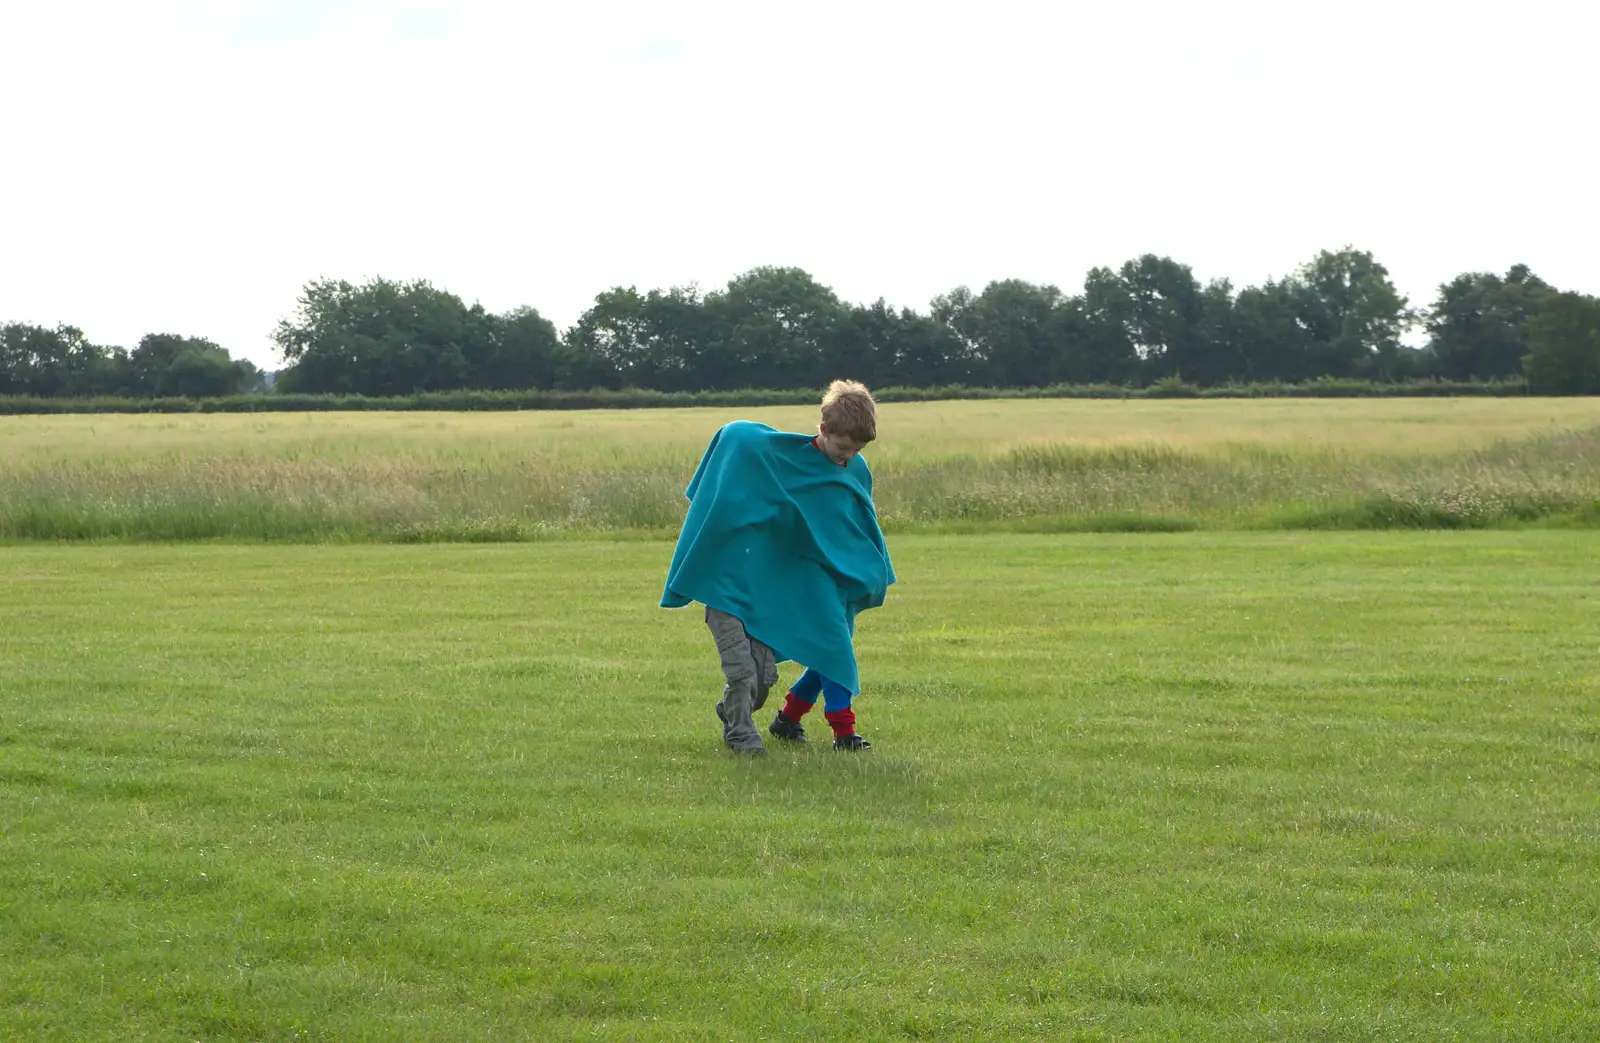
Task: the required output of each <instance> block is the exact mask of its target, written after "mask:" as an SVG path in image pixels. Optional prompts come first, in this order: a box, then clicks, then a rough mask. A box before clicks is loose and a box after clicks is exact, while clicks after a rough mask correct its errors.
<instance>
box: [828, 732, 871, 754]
mask: <svg viewBox="0 0 1600 1043" xmlns="http://www.w3.org/2000/svg"><path fill="white" fill-rule="evenodd" d="M833 748H834V749H836V750H847V751H849V752H850V753H866V752H867V751H868V750H870V749H872V743H870V742H868V741H867V740H865V739H863V738H862V737H861V736H859V735H857V734H856V733H855V732H851V733H850V734H849V735H841V736H839V737H838V738H837V739H835V740H833Z"/></svg>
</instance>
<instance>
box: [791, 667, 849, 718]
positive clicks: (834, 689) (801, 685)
mask: <svg viewBox="0 0 1600 1043" xmlns="http://www.w3.org/2000/svg"><path fill="white" fill-rule="evenodd" d="M789 691H791V692H793V693H794V694H795V698H797V699H803V700H804V701H806V702H808V703H814V702H816V701H817V693H818V692H821V693H822V709H823V711H824V712H825V713H834V712H836V711H838V710H848V709H850V698H851V696H850V689H848V688H846V687H845V686H844V685H842V684H840V683H839V682H837V681H830V680H828V679H827V678H826V677H823V676H822V675H821V674H819V673H817V672H816V671H815V670H813V669H811V668H810V667H806V672H805V673H803V674H801V675H800V680H798V681H796V682H795V683H794V684H792V685H790V686H789Z"/></svg>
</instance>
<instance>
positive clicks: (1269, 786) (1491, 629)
mask: <svg viewBox="0 0 1600 1043" xmlns="http://www.w3.org/2000/svg"><path fill="white" fill-rule="evenodd" d="M893 549H894V551H895V553H896V564H897V567H898V569H899V571H900V574H901V577H902V584H901V585H900V586H897V587H896V588H894V590H893V591H892V592H891V598H890V602H889V604H888V605H886V606H885V607H884V608H883V609H881V610H878V611H875V612H872V613H869V614H867V615H866V616H864V617H863V619H862V626H861V631H860V634H859V643H858V644H859V652H860V656H861V659H862V664H863V670H864V675H865V678H866V680H867V685H868V689H867V692H866V694H865V695H864V696H863V697H862V699H861V700H860V702H859V704H858V709H859V712H860V715H861V721H862V729H863V731H864V732H865V733H866V734H867V735H868V736H869V737H871V738H872V739H873V740H874V741H875V742H876V743H877V745H878V750H877V751H876V752H875V753H873V754H871V755H867V756H863V757H848V756H844V755H834V754H832V753H831V752H830V751H828V750H827V749H825V748H819V747H818V746H814V747H813V748H807V749H802V750H798V751H795V750H787V749H785V750H777V751H775V752H774V755H773V756H770V757H768V758H766V759H765V760H764V761H760V762H750V761H746V760H740V759H735V758H733V757H732V756H731V755H728V754H725V753H724V752H723V751H722V750H720V748H719V744H718V738H719V730H718V726H717V723H716V721H715V718H714V717H713V715H712V713H711V705H712V702H713V701H714V699H715V697H716V694H717V691H718V689H719V686H720V681H719V677H718V673H717V669H716V661H715V658H714V656H713V655H712V654H711V649H710V647H709V645H710V642H709V638H708V637H707V635H706V634H705V633H704V628H703V625H702V624H701V623H700V622H699V620H698V619H697V618H695V616H694V615H693V614H692V613H691V612H688V611H685V612H678V613H669V612H663V611H660V610H658V609H656V608H654V607H653V604H654V600H655V596H656V594H657V593H658V589H657V588H658V585H659V582H660V580H661V577H662V575H663V573H664V568H665V557H664V556H665V553H666V548H665V547H664V546H663V545H661V544H658V543H652V542H602V541H570V542H559V543H547V544H521V545H497V546H465V545H454V546H437V545H431V546H409V547H407V546H378V545H373V546H354V547H337V546H290V547H268V546H178V545H170V546H159V545H158V546H137V545H135V546H92V547H87V546H79V547H52V546H13V547H9V548H6V549H4V551H3V552H0V677H3V678H4V681H3V684H4V689H3V696H0V1038H4V1039H7V1040H12V1039H16V1040H22V1039H46V1040H69V1039H70V1040H96V1039H104V1040H137V1039H159V1040H195V1039H206V1040H234V1039H263V1040H269V1039H271V1040H289V1039H313V1040H315V1039H323V1040H380V1039H381V1040H506V1039H530V1040H546V1039H607V1040H611V1039H615V1040H723V1039H762V1038H765V1039H864V1040H868V1039H870V1040H883V1039H888V1040H893V1039H951V1040H955V1039H961V1040H966V1039H1006V1038H1010V1039H1035V1040H1037V1039H1051V1040H1054V1039H1085V1040H1122V1039H1170V1040H1184V1041H1191V1040H1208V1039H1229V1040H1237V1039H1252V1040H1253V1039H1280V1040H1297V1041H1298V1040H1368V1039H1385V1040H1397V1039H1398V1040H1408V1039H1417V1040H1421V1039H1429V1040H1431V1039H1464V1040H1506V1039H1526V1040H1590V1039H1594V1038H1596V1037H1597V1035H1600V1014H1597V1013H1596V1012H1597V1011H1600V890H1597V889H1596V887H1595V873H1594V867H1595V866H1596V865H1600V802H1597V800H1596V796H1595V794H1596V792H1597V789H1600V726H1597V724H1596V718H1595V712H1594V708H1595V700H1596V696H1597V694H1600V668H1597V667H1596V640H1597V638H1596V634H1600V548H1597V546H1596V544H1595V542H1594V539H1593V536H1592V535H1591V534H1588V533H1578V532H1447V533H1385V534H1303V533H1256V534H1242V535H1241V534H1215V533H1188V534H1175V535H1144V536H1103V535H1102V536H1023V535H987V536H967V537H954V536H918V537H905V538H901V539H898V540H896V541H895V542H894V543H893ZM785 676H786V677H792V676H793V674H792V669H791V670H790V672H788V673H786V675H785ZM820 723H821V722H818V724H819V726H820Z"/></svg>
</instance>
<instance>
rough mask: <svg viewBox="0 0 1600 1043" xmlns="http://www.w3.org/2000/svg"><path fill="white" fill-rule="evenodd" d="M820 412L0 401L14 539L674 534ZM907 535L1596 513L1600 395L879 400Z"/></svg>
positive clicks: (882, 476) (900, 523)
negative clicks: (714, 450)
mask: <svg viewBox="0 0 1600 1043" xmlns="http://www.w3.org/2000/svg"><path fill="white" fill-rule="evenodd" d="M738 416H747V417H751V418H753V419H758V420H764V421H767V422H769V423H772V424H774V425H775V426H779V427H783V428H788V429H790V430H806V429H808V427H809V426H814V425H815V422H816V412H815V409H814V408H811V407H765V408H751V409H736V408H724V409H711V408H697V409H676V410H671V409H660V410H611V411H593V412H583V413H570V412H569V413H494V414H475V413H435V414H427V413H357V414H339V413H315V414H272V415H256V416H252V415H185V416H175V417H174V416H87V417H85V416H66V417H54V416H38V417H0V540H105V539H114V540H189V539H213V538H215V539H229V540H243V541H261V540H273V541H297V542H314V541H361V542H366V541H383V542H448V541H515V540H539V539H548V538H552V537H563V536H569V535H574V534H578V535H592V534H594V533H606V534H610V533H624V532H626V533H633V534H645V535H654V536H657V537H661V536H666V535H670V534H671V533H673V532H675V531H676V529H677V527H678V525H679V524H680V523H681V521H682V518H683V511H684V501H683V496H682V492H683V488H684V486H685V484H686V483H687V480H688V476H689V475H690V474H692V473H693V470H694V466H695V464H696V462H697V461H698V459H699V455H700V453H701V451H702V450H703V449H704V447H705V444H706V441H707V440H708V438H709V436H710V434H711V432H713V431H714V430H715V429H716V428H717V426H719V425H720V424H722V423H725V422H726V421H728V420H730V419H733V418H735V417H738ZM881 418H882V423H881V433H882V437H881V438H880V440H879V442H878V443H876V444H874V445H873V446H872V447H871V448H870V450H869V452H868V455H869V457H870V458H871V462H872V466H873V470H874V474H875V475H876V478H877V485H876V495H877V501H878V508H879V512H880V515H881V518H882V520H883V523H884V526H885V527H886V528H887V529H888V530H890V531H891V532H897V533H906V532H919V531H920V532H929V531H944V532H980V531H1020V532H1026V531H1056V532H1062V531H1089V532H1104V531H1181V530H1187V529H1206V530H1213V531H1224V530H1235V531H1237V530H1262V529H1285V528H1289V529H1296V528H1309V529H1361V528H1493V527H1501V526H1527V525H1534V524H1537V525H1566V526H1583V527H1594V526H1595V525H1596V524H1600V398H1589V399H1431V400H1430V399H1406V400H1373V399H1366V400H1353V401H1346V400H1259V401H1140V402H1097V401H1064V400H1063V401H1006V402H995V401H973V402H926V403H911V404H888V405H885V406H883V407H882V409H881Z"/></svg>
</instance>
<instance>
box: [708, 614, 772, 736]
mask: <svg viewBox="0 0 1600 1043" xmlns="http://www.w3.org/2000/svg"><path fill="white" fill-rule="evenodd" d="M706 626H708V627H710V628H711V636H712V637H713V638H715V639H716V642H717V655H718V656H719V657H721V659H722V676H723V678H724V679H726V681H727V684H726V686H724V687H723V689H722V701H721V702H719V703H717V716H718V717H720V718H722V741H723V742H725V743H727V744H728V746H729V747H730V748H731V749H735V750H759V749H761V733H760V732H759V731H757V730H756V725H755V720H754V718H753V717H752V715H753V714H754V713H755V712H756V711H757V710H759V709H761V707H762V706H763V705H764V704H765V703H766V701H767V694H768V693H769V692H771V691H772V686H773V685H775V684H777V683H778V658H777V656H776V655H774V654H773V651H772V649H770V648H768V647H767V646H766V645H764V644H762V643H761V642H760V641H757V640H756V639H755V638H753V637H751V636H750V635H749V634H747V633H745V629H744V624H743V623H741V622H740V621H739V618H738V617H737V616H730V615H728V614H727V613H726V612H722V611H720V610H718V609H714V608H712V607H711V606H709V605H707V606H706Z"/></svg>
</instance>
